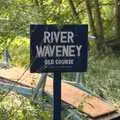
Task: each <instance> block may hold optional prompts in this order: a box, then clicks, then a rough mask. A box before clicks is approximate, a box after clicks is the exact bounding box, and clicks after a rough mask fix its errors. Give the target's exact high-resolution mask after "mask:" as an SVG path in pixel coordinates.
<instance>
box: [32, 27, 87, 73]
mask: <svg viewBox="0 0 120 120" xmlns="http://www.w3.org/2000/svg"><path fill="white" fill-rule="evenodd" d="M87 48H88V26H87V25H63V26H57V25H31V26H30V63H31V67H30V71H31V72H37V73H39V72H85V71H86V70H87V55H88V50H87Z"/></svg>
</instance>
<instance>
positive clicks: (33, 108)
mask: <svg viewBox="0 0 120 120" xmlns="http://www.w3.org/2000/svg"><path fill="white" fill-rule="evenodd" d="M0 98H2V95H1V96H0ZM51 112H52V111H50V110H49V109H48V110H45V109H44V108H43V106H40V105H34V104H32V102H31V100H30V99H27V98H25V97H23V96H21V95H17V94H16V93H10V94H9V95H8V96H7V97H6V98H5V99H4V101H2V102H1V103H0V120H51V119H52V116H51Z"/></svg>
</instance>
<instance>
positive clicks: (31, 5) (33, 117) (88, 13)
mask: <svg viewBox="0 0 120 120" xmlns="http://www.w3.org/2000/svg"><path fill="white" fill-rule="evenodd" d="M0 5H1V7H0V26H1V27H0V58H1V56H2V54H3V52H4V51H5V50H7V49H8V50H9V51H10V55H11V57H12V60H11V63H12V65H15V66H24V67H26V66H28V65H29V64H28V63H29V44H30V40H29V25H30V24H59V25H64V24H88V25H89V34H90V35H93V36H96V40H91V41H89V60H88V72H87V73H85V74H84V77H85V83H86V84H85V85H86V87H87V88H88V89H90V90H91V91H93V92H94V93H95V94H98V95H99V96H101V97H103V98H105V99H108V100H109V101H111V102H113V103H114V104H115V105H117V107H119V106H120V95H119V92H120V22H119V21H120V1H119V0H92V1H91V0H7V1H6V0H0ZM62 78H63V79H67V80H71V81H74V80H75V73H63V74H62ZM1 97H2V95H1ZM12 97H13V96H12V95H11V96H8V97H7V98H6V99H5V100H4V101H3V102H2V103H0V119H1V120H16V119H17V118H19V120H27V119H30V120H37V119H38V117H43V118H42V119H43V120H44V119H45V120H47V119H51V116H50V112H43V111H42V109H41V107H38V106H37V107H36V106H35V105H32V104H30V101H29V100H28V99H27V100H26V98H21V97H20V96H19V95H17V98H15V100H17V103H15V102H16V101H14V100H13V98H12ZM18 97H20V99H19V98H18ZM21 100H23V101H24V105H23V106H22V107H21V108H20V109H19V110H18V111H17V108H18V104H19V105H20V103H21ZM9 101H10V102H9ZM11 101H12V102H11ZM13 104H14V105H13ZM16 111H17V112H16ZM31 111H32V112H31ZM14 112H16V114H13V113H14ZM31 113H32V114H31ZM11 115H12V118H9V116H11Z"/></svg>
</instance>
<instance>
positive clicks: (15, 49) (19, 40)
mask: <svg viewBox="0 0 120 120" xmlns="http://www.w3.org/2000/svg"><path fill="white" fill-rule="evenodd" d="M29 46H30V41H29V39H26V38H23V37H16V38H15V40H14V42H12V44H11V46H10V48H9V51H10V56H11V59H12V61H11V63H12V64H13V65H18V66H25V67H26V66H28V65H29V60H30V56H29V54H30V47H29Z"/></svg>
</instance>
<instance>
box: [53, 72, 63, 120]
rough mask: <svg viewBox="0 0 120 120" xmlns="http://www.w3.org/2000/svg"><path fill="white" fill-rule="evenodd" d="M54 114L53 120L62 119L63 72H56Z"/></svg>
mask: <svg viewBox="0 0 120 120" xmlns="http://www.w3.org/2000/svg"><path fill="white" fill-rule="evenodd" d="M53 82H54V83H53V88H54V114H53V120H61V73H60V72H54V81H53Z"/></svg>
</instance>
